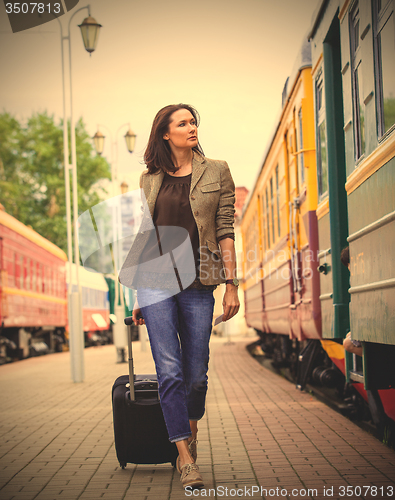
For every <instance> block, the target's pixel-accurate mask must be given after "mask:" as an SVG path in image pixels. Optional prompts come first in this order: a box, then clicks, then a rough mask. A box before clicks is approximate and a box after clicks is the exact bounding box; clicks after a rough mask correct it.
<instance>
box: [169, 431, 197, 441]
mask: <svg viewBox="0 0 395 500" xmlns="http://www.w3.org/2000/svg"><path fill="white" fill-rule="evenodd" d="M191 436H192V432H190V433H189V434H185V435H184V436H176V437H175V438H173V439H170V443H177V442H178V441H183V440H184V439H188V438H189V437H191Z"/></svg>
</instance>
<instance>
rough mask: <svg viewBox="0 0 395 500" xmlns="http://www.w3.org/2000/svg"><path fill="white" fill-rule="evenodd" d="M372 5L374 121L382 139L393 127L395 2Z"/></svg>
mask: <svg viewBox="0 0 395 500" xmlns="http://www.w3.org/2000/svg"><path fill="white" fill-rule="evenodd" d="M372 4H373V25H374V28H373V36H374V53H375V70H376V102H377V121H378V134H379V137H382V136H383V135H384V134H386V133H387V132H388V130H389V129H391V128H392V127H393V126H394V125H395V65H394V44H395V19H394V18H395V14H394V10H395V7H394V5H395V1H394V0H390V1H387V2H380V1H379V0H373V2H372Z"/></svg>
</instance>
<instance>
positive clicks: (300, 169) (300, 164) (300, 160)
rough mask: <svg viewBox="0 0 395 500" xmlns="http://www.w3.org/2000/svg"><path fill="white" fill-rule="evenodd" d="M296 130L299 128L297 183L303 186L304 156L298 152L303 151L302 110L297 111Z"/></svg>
mask: <svg viewBox="0 0 395 500" xmlns="http://www.w3.org/2000/svg"><path fill="white" fill-rule="evenodd" d="M298 126H299V127H298V128H299V134H298V139H299V141H298V144H297V146H298V151H299V154H298V173H299V183H300V185H303V184H304V180H305V179H304V156H303V153H301V152H300V151H302V150H303V128H302V108H300V109H299V112H298Z"/></svg>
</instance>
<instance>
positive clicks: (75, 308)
mask: <svg viewBox="0 0 395 500" xmlns="http://www.w3.org/2000/svg"><path fill="white" fill-rule="evenodd" d="M84 9H88V15H90V7H89V6H85V7H81V9H78V10H77V11H76V12H74V14H73V15H72V16H71V18H70V20H69V25H68V41H69V77H70V136H71V160H72V173H73V219H74V220H73V223H74V261H75V269H76V280H77V290H76V291H71V296H70V295H69V298H70V299H71V300H70V302H69V311H70V315H69V331H70V337H69V341H70V361H71V376H72V379H73V381H74V382H83V381H84V378H85V370H84V347H85V339H84V331H83V324H82V301H81V284H80V279H79V264H80V263H79V261H80V258H79V256H80V253H79V248H78V184H77V151H76V141H75V123H74V112H73V85H72V66H71V37H70V24H71V21H72V19H73V17H74V16H75V15H76V14H77V13H78V12H80V11H81V10H84ZM68 196H70V187H69V191H68ZM72 278H73V277H72V273H70V285H69V286H70V288H71V289H72Z"/></svg>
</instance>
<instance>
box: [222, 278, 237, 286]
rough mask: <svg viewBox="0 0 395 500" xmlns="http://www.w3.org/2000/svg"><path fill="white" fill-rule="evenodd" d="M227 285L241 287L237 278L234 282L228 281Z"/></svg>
mask: <svg viewBox="0 0 395 500" xmlns="http://www.w3.org/2000/svg"><path fill="white" fill-rule="evenodd" d="M225 283H226V284H227V285H234V286H239V285H240V282H239V280H238V279H237V278H233V279H232V280H226V281H225Z"/></svg>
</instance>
